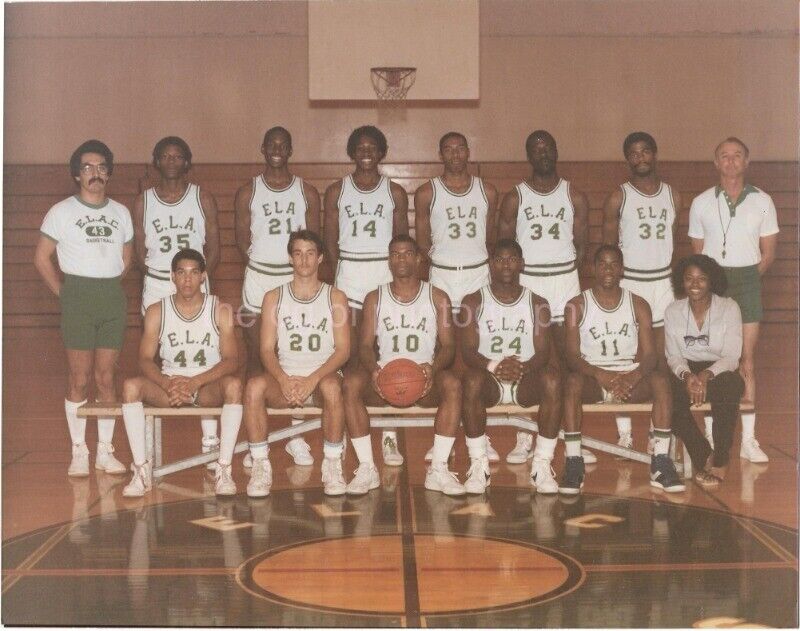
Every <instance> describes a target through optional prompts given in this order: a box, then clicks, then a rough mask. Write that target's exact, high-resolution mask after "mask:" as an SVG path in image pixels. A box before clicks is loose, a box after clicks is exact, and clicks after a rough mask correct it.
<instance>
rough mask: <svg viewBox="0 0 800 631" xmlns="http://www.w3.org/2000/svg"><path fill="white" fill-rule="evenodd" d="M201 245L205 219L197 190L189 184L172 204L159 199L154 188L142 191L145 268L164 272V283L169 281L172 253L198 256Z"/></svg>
mask: <svg viewBox="0 0 800 631" xmlns="http://www.w3.org/2000/svg"><path fill="white" fill-rule="evenodd" d="M205 242H206V218H205V215H204V214H203V207H202V206H201V205H200V187H198V186H197V185H196V184H189V185H188V186H187V187H186V192H185V193H184V194H183V197H181V198H180V199H179V200H178V201H177V202H175V203H174V204H169V203H167V202H165V201H163V200H161V198H159V196H158V195H157V194H156V189H155V188H148V189H147V190H146V191H145V192H144V246H145V248H146V250H147V254H146V255H145V261H144V262H145V265H147V267H148V268H149V269H151V270H153V271H155V272H162V273H165V274H166V276H167V277H166V279H165V280H169V274H170V269H171V267H172V258H173V257H174V256H175V254H177V252H178V251H179V250H185V249H186V248H192V249H193V250H197V251H198V252H201V253H202V252H203V245H205Z"/></svg>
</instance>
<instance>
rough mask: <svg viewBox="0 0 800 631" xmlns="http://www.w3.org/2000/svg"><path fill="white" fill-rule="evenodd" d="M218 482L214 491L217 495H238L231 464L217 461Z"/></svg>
mask: <svg viewBox="0 0 800 631" xmlns="http://www.w3.org/2000/svg"><path fill="white" fill-rule="evenodd" d="M216 482H217V483H216V485H215V486H214V493H216V494H217V495H236V482H234V481H233V478H232V477H231V465H229V464H226V465H222V464H219V463H217V473H216Z"/></svg>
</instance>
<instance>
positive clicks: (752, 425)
mask: <svg viewBox="0 0 800 631" xmlns="http://www.w3.org/2000/svg"><path fill="white" fill-rule="evenodd" d="M755 437H756V413H755V412H745V413H744V414H742V440H743V441H744V440H746V439H748V438H755Z"/></svg>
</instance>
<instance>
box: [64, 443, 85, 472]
mask: <svg viewBox="0 0 800 631" xmlns="http://www.w3.org/2000/svg"><path fill="white" fill-rule="evenodd" d="M67 475H68V476H70V477H73V478H83V477H86V476H87V475H89V448H88V447H87V446H86V443H81V444H80V445H72V462H70V463H69V469H67Z"/></svg>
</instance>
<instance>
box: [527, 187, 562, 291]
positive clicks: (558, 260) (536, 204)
mask: <svg viewBox="0 0 800 631" xmlns="http://www.w3.org/2000/svg"><path fill="white" fill-rule="evenodd" d="M517 194H518V195H519V206H518V207H517V242H518V243H519V244H520V246H522V255H523V258H524V259H525V271H529V272H538V273H545V274H548V275H551V274H558V273H566V272H571V271H572V270H574V269H575V244H574V243H573V242H572V223H573V220H574V217H575V210H574V208H573V207H572V199H571V198H570V196H569V182H568V181H567V180H564V179H561V180H559V181H558V184H557V185H556V187H555V188H554V189H553V190H552V191H550V192H549V193H537V192H536V191H534V190H533V189H532V188H531V187H530V186H529V185H528V183H527V182H521V183H520V184H517Z"/></svg>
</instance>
